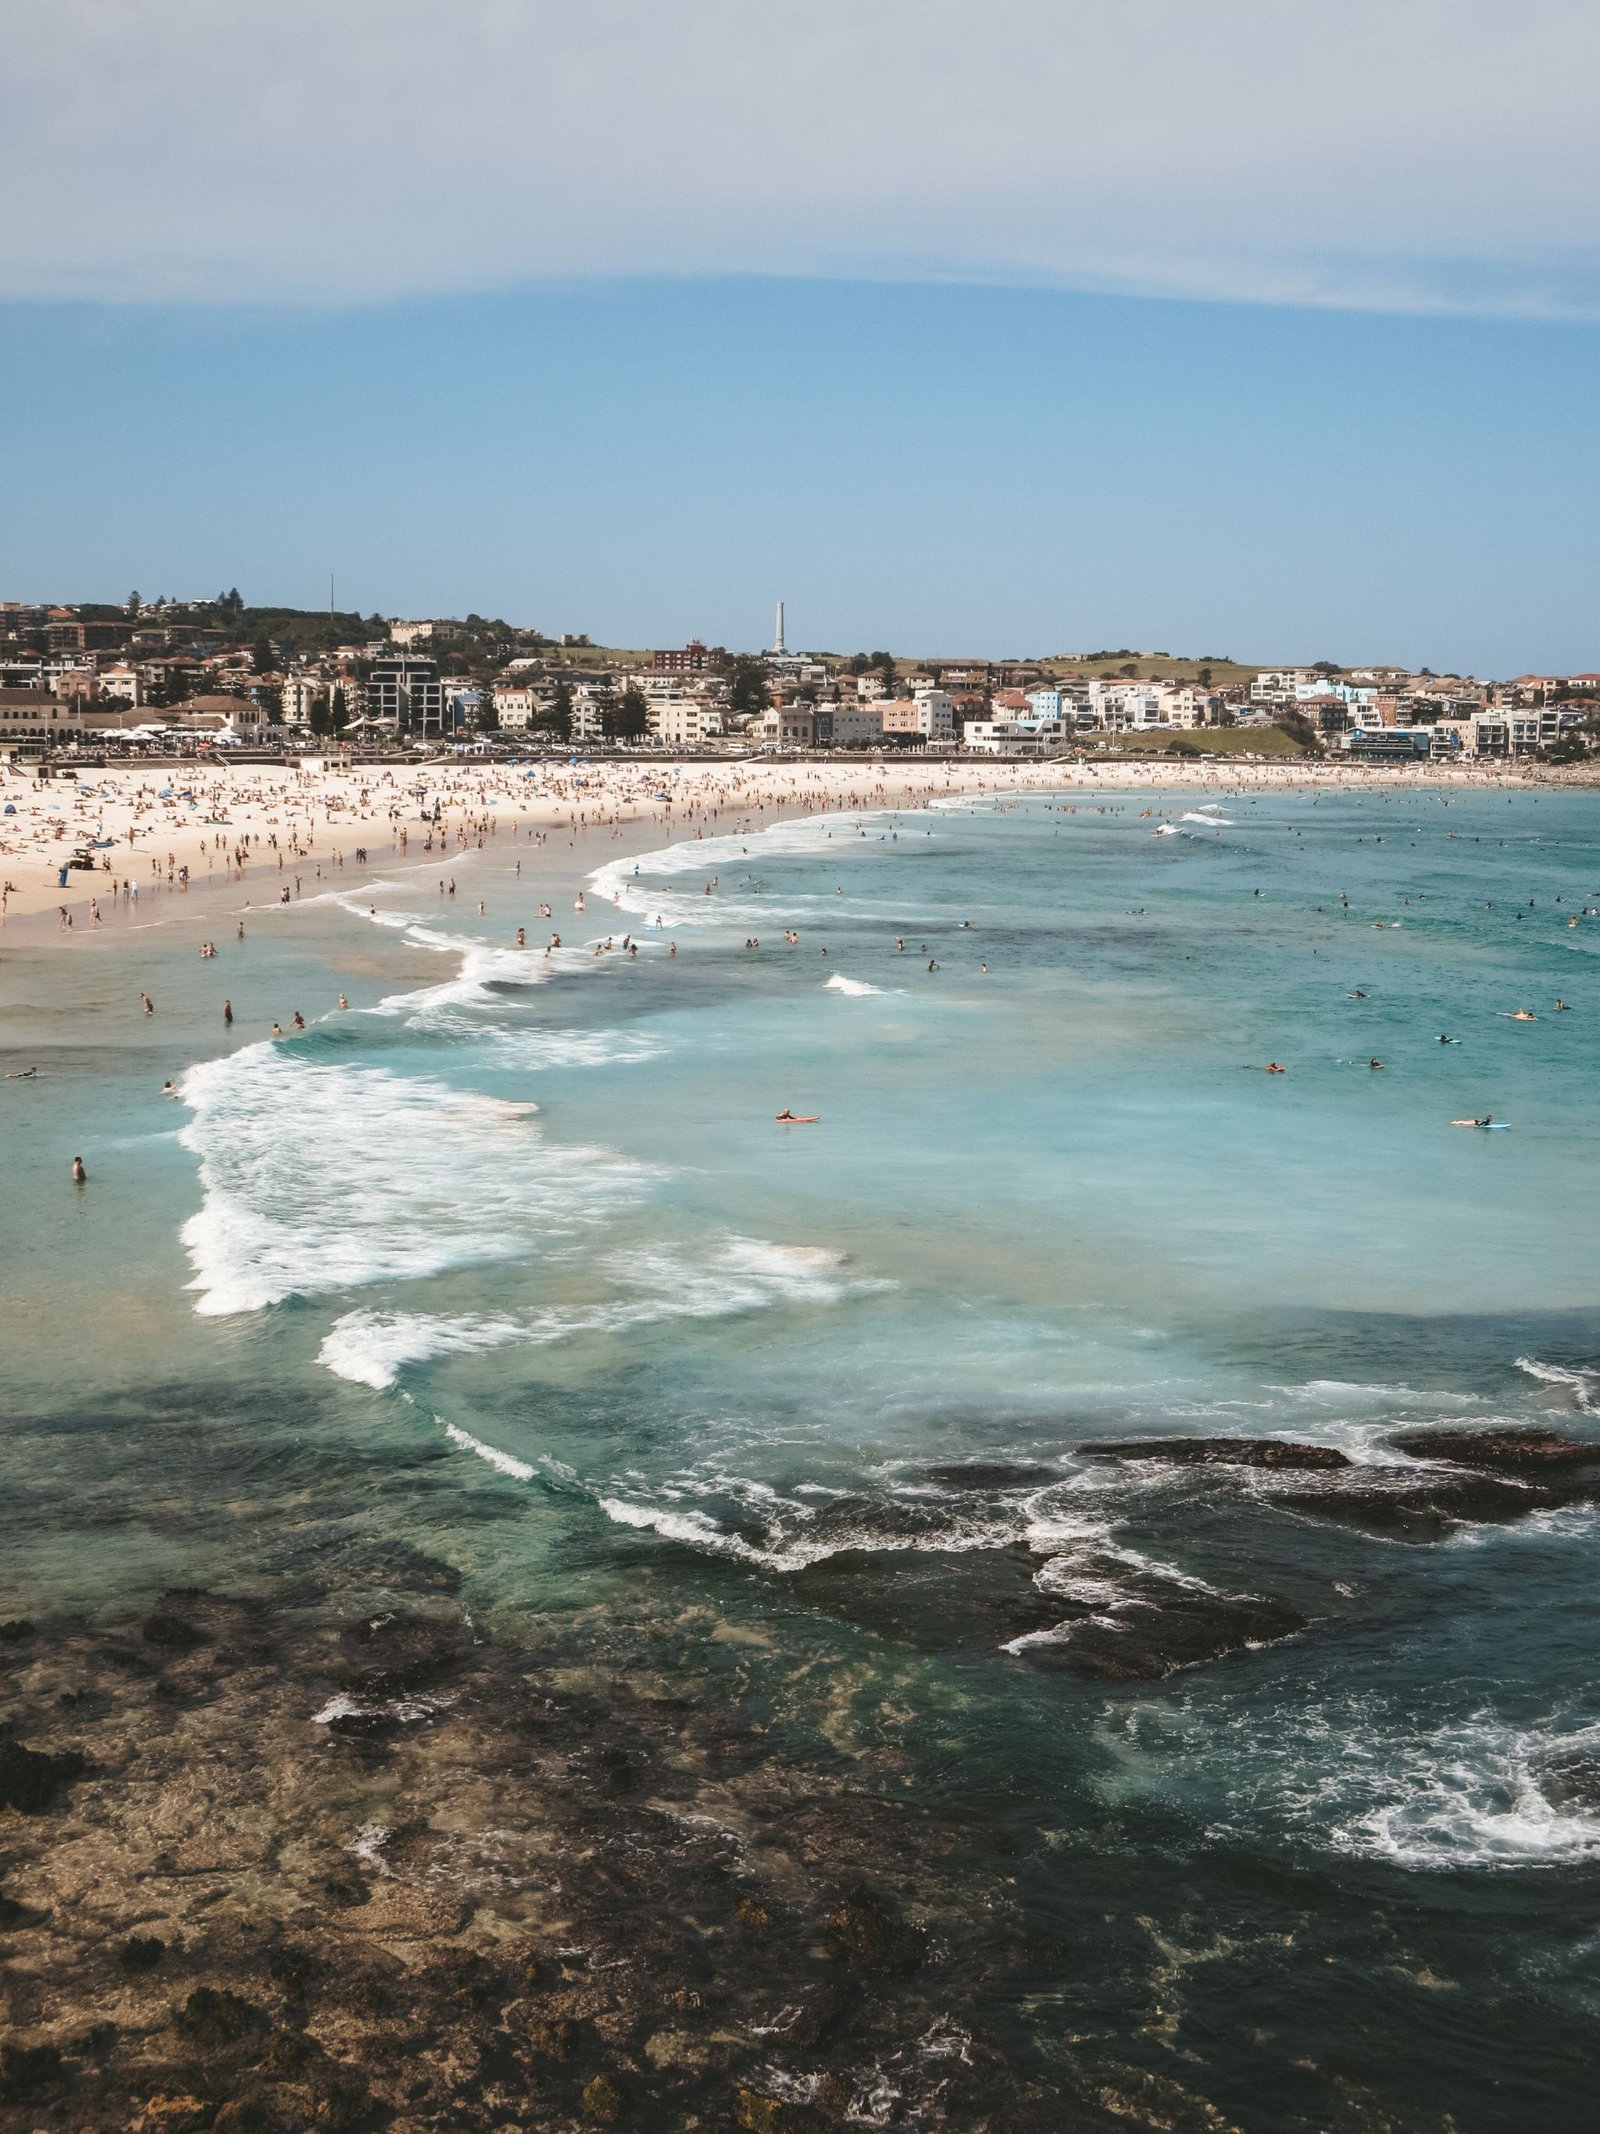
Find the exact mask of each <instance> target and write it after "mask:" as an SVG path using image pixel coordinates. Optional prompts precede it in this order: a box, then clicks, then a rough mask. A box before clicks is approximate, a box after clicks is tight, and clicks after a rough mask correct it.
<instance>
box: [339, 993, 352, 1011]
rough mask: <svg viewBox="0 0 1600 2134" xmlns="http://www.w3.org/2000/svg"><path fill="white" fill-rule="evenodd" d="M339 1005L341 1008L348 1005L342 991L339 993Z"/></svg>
mask: <svg viewBox="0 0 1600 2134" xmlns="http://www.w3.org/2000/svg"><path fill="white" fill-rule="evenodd" d="M339 1005H340V1007H341V1008H348V1007H349V1005H350V1003H349V1001H347V1000H346V999H345V997H344V995H343V994H342V993H341V994H340V995H339Z"/></svg>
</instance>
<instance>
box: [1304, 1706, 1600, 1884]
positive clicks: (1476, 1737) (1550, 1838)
mask: <svg viewBox="0 0 1600 2134" xmlns="http://www.w3.org/2000/svg"><path fill="white" fill-rule="evenodd" d="M1352 1752H1353V1753H1352V1762H1353V1764H1354V1766H1355V1767H1354V1768H1353V1769H1352V1768H1350V1767H1348V1766H1347V1768H1346V1769H1345V1770H1343V1771H1341V1772H1338V1773H1336V1774H1335V1775H1334V1779H1333V1783H1332V1787H1331V1789H1330V1790H1331V1792H1332V1795H1333V1799H1332V1800H1331V1801H1330V1802H1329V1803H1328V1805H1329V1806H1330V1807H1331V1808H1332V1810H1333V1819H1332V1824H1331V1829H1330V1837H1331V1841H1332V1843H1333V1844H1334V1845H1335V1846H1336V1847H1337V1848H1338V1849H1339V1850H1340V1851H1344V1852H1355V1853H1364V1854H1367V1855H1369V1856H1372V1857H1375V1858H1379V1859H1387V1860H1392V1861H1394V1862H1396V1863H1397V1864H1398V1865H1400V1866H1402V1867H1419V1868H1440V1867H1476V1868H1504V1867H1557V1866H1567V1865H1570V1864H1573V1863H1576V1862H1578V1861H1585V1860H1594V1859H1600V1812H1597V1811H1596V1810H1595V1809H1593V1808H1585V1807H1579V1806H1576V1805H1570V1806H1558V1805H1556V1803H1555V1802H1554V1801H1552V1799H1551V1798H1550V1796H1549V1794H1548V1793H1547V1792H1546V1791H1545V1784H1548V1783H1549V1780H1548V1773H1549V1769H1550V1766H1551V1764H1552V1763H1553V1762H1558V1761H1559V1760H1560V1759H1561V1758H1562V1757H1564V1756H1567V1755H1573V1754H1577V1755H1581V1756H1584V1757H1587V1758H1594V1757H1596V1756H1597V1753H1600V1729H1597V1728H1588V1729H1586V1730H1580V1731H1566V1730H1564V1729H1562V1728H1561V1727H1559V1726H1557V1725H1554V1724H1551V1723H1546V1724H1544V1725H1539V1726H1533V1727H1525V1728H1519V1727H1513V1726H1510V1725H1508V1724H1506V1723H1505V1722H1504V1721H1502V1720H1499V1719H1497V1718H1495V1717H1494V1716H1493V1715H1492V1714H1489V1713H1478V1714H1476V1715H1474V1716H1473V1717H1472V1718H1471V1719H1468V1720H1465V1721H1463V1722H1461V1723H1459V1724H1457V1725H1454V1726H1450V1727H1445V1728H1442V1729H1440V1730H1439V1731H1438V1732H1437V1733H1435V1734H1432V1735H1428V1736H1424V1737H1422V1738H1420V1739H1415V1738H1414V1739H1411V1740H1406V1739H1404V1738H1401V1739H1400V1740H1395V1739H1393V1738H1388V1737H1375V1736H1371V1735H1368V1736H1360V1735H1358V1736H1357V1737H1356V1740H1355V1741H1354V1742H1353V1743H1352ZM1541 1780H1543V1781H1544V1782H1545V1783H1544V1784H1541ZM1341 1796H1342V1798H1341Z"/></svg>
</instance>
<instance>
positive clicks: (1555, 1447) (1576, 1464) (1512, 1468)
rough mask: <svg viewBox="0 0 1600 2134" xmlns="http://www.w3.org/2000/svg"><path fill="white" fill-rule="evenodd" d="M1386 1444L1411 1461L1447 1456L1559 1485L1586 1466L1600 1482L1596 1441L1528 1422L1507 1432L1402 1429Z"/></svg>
mask: <svg viewBox="0 0 1600 2134" xmlns="http://www.w3.org/2000/svg"><path fill="white" fill-rule="evenodd" d="M1389 1442H1390V1443H1391V1444H1392V1445H1393V1446H1394V1448H1395V1450H1396V1451H1397V1452H1403V1453H1406V1454H1408V1455H1409V1456H1410V1457H1411V1458H1412V1459H1414V1460H1451V1461H1453V1462H1454V1463H1455V1464H1456V1466H1458V1467H1481V1468H1487V1469H1488V1470H1489V1472H1490V1473H1492V1474H1510V1475H1538V1476H1541V1477H1542V1476H1552V1477H1556V1478H1559V1481H1560V1484H1561V1485H1564V1484H1565V1482H1566V1480H1567V1478H1568V1477H1574V1476H1577V1475H1580V1474H1583V1473H1584V1472H1585V1471H1586V1470H1587V1471H1589V1472H1590V1473H1591V1474H1592V1476H1593V1477H1594V1478H1595V1479H1596V1480H1600V1445H1597V1444H1595V1443H1593V1442H1592V1441H1588V1440H1585V1439H1583V1438H1576V1437H1568V1436H1566V1435H1565V1434H1564V1433H1563V1432H1561V1431H1559V1430H1541V1429H1538V1428H1537V1427H1535V1426H1532V1425H1529V1426H1521V1425H1519V1426H1517V1427H1515V1428H1512V1429H1505V1430H1452V1429H1440V1428H1434V1429H1430V1430H1406V1431H1402V1432H1401V1434H1400V1435H1399V1436H1398V1437H1394V1438H1391V1439H1390V1441H1389Z"/></svg>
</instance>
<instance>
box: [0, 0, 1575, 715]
mask: <svg viewBox="0 0 1600 2134" xmlns="http://www.w3.org/2000/svg"><path fill="white" fill-rule="evenodd" d="M1596 78H1600V11H1596V10H1595V9H1594V8H1593V6H1592V5H1591V4H1589V0H1522V4H1521V5H1519V7H1518V8H1517V9H1516V10H1514V11H1511V10H1507V9H1505V8H1504V7H1503V5H1498V4H1492V0H1319V5H1318V6H1317V7H1315V8H1306V7H1297V6H1293V5H1290V4H1288V0H983V4H982V5H981V6H980V5H978V4H976V0H582V4H581V5H580V4H579V0H342V4H341V5H340V6H339V7H338V8H336V9H331V10H330V9H329V8H328V7H327V6H326V0H229V4H228V6H227V7H226V8H223V9H220V10H219V9H217V8H216V7H215V6H214V5H212V4H210V0H142V4H141V6H140V7H139V8H137V9H130V8H128V7H127V6H126V4H125V0H53V4H52V6H51V7H49V8H33V9H25V10H24V9H19V10H17V11H16V12H15V15H14V18H13V19H12V20H11V21H10V22H8V27H7V46H6V65H5V67H4V69H3V70H0V186H3V187H4V190H5V197H6V198H7V201H8V204H9V209H10V211H9V212H8V215H7V217H6V218H4V219H3V220H0V391H3V393H4V396H5V398H4V405H5V408H6V410H7V424H6V452H5V460H4V466H5V477H6V501H7V504H8V506H9V507H10V508H9V509H8V510H7V511H6V512H5V513H4V514H3V515H0V593H3V595H4V596H5V597H12V598H22V597H38V596H41V595H46V594H54V595H61V596H72V595H76V596H78V597H106V598H121V597H122V595H124V594H125V593H126V592H127V591H128V590H129V588H130V587H132V586H137V587H138V588H139V589H140V590H141V591H144V592H146V593H155V592H168V593H174V594H184V593H192V592H197V591H211V590H215V588H216V586H217V585H218V584H219V583H222V582H224V581H226V582H227V583H229V584H233V583H237V584H238V585H239V586H240V587H241V589H242V590H243V591H245V592H246V594H247V595H248V596H249V597H251V598H253V599H261V600H279V601H284V602H293V603H302V602H304V603H310V602H315V601H318V600H320V599H322V598H324V597H325V593H326V584H327V573H328V571H329V569H333V570H334V571H335V572H336V573H337V575H338V582H339V589H340V598H341V603H342V604H343V603H344V602H345V601H349V602H351V603H359V605H360V606H361V607H362V608H363V609H366V610H370V609H372V608H378V609H381V610H382V611H383V612H385V613H389V614H394V613H405V612H413V613H415V612H421V613H429V612H449V611H452V610H454V611H459V610H463V609H466V608H469V607H476V608H478V609H480V610H483V611H486V612H487V611H497V612H503V613H504V614H506V615H507V616H508V617H510V618H512V619H515V620H521V621H528V622H535V623H537V624H539V625H540V626H542V627H544V628H547V629H583V630H587V631H589V633H590V634H591V635H592V636H594V637H596V638H602V637H603V638H607V639H610V640H612V641H620V642H630V643H635V644H638V643H649V642H669V641H676V640H681V639H682V638H683V636H684V635H685V634H686V633H688V632H690V631H698V632H700V633H701V634H703V635H705V636H707V637H708V638H718V639H722V640H724V641H726V642H728V643H730V644H736V645H737V644H743V645H751V644H754V643H757V642H759V641H760V640H761V638H762V637H763V635H764V633H765V631H766V628H767V625H768V618H769V616H770V609H771V602H772V600H773V598H774V597H775V596H777V595H778V594H780V593H781V594H782V595H783V596H784V597H785V598H786V599H787V601H788V603H789V609H790V615H791V619H792V634H793V635H794V636H795V637H796V638H798V639H799V640H801V641H803V642H805V643H807V644H811V645H817V646H827V647H830V648H849V649H854V648H858V647H870V646H877V645H889V646H891V647H894V648H896V649H902V650H910V649H916V650H925V651H942V652H959V651H971V652H981V653H1006V652H1042V651H1051V650H1082V649H1092V648H1093V647H1094V646H1097V645H1099V644H1103V643H1110V644H1122V643H1127V644H1130V645H1139V646H1142V647H1145V648H1149V649H1170V650H1173V651H1190V652H1229V653H1233V654H1235V655H1237V656H1241V657H1254V658H1259V659H1264V660H1265V659H1279V658H1282V659H1291V658H1293V659H1311V658H1318V657H1328V658H1334V659H1342V660H1352V661H1353V660H1357V659H1365V658H1373V659H1396V660H1411V661H1416V662H1426V663H1427V664H1429V665H1432V666H1434V667H1436V668H1446V667H1450V666H1454V665H1457V664H1459V665H1461V666H1462V667H1465V668H1468V669H1472V670H1476V671H1477V672H1480V673H1506V672H1516V671H1521V670H1522V669H1524V668H1528V667H1543V668H1554V669H1563V668H1575V667H1584V668H1589V667H1600V644H1597V643H1596V641H1595V631H1594V624H1593V598H1592V588H1593V587H1594V585H1595V584H1596V582H1597V577H1600V573H1597V568H1596V566H1597V563H1600V555H1597V552H1596V551H1597V547H1600V539H1597V536H1596V534H1595V533H1594V531H1593V521H1594V516H1595V515H1594V512H1593V508H1592V504H1591V497H1592V495H1593V492H1594V489H1595V479H1594V478H1595V472H1596V469H1595V464H1594V463H1595V458H1596V454H1597V451H1600V446H1597V443H1596V438H1597V436H1600V429H1597V424H1596V420H1595V417H1596V412H1597V411H1596V406H1595V399H1596V382H1595V381H1596V379H1597V378H1600V364H1597V360H1596V359H1597V356H1600V129H1597V128H1596V127H1595V126H1594V124H1593V115H1592V111H1591V110H1590V108H1589V104H1590V85H1591V84H1592V83H1593V81H1594V80H1595V79H1596Z"/></svg>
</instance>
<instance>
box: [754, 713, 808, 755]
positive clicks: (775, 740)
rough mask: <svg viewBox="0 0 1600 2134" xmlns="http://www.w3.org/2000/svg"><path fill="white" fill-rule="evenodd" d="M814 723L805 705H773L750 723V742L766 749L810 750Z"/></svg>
mask: <svg viewBox="0 0 1600 2134" xmlns="http://www.w3.org/2000/svg"><path fill="white" fill-rule="evenodd" d="M816 731H817V729H816V721H815V720H814V719H813V718H812V716H811V708H810V706H809V705H807V704H773V705H770V706H769V707H768V708H767V710H765V711H764V712H762V714H761V716H760V718H758V719H755V720H753V721H752V722H751V726H750V735H751V738H752V740H756V741H759V742H761V744H762V745H763V747H766V748H810V746H811V744H812V742H813V741H814V740H815V738H816Z"/></svg>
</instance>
